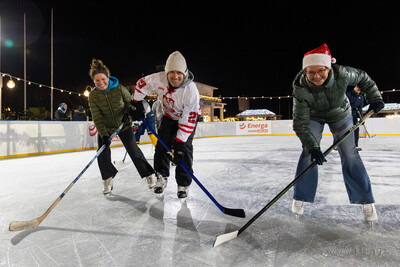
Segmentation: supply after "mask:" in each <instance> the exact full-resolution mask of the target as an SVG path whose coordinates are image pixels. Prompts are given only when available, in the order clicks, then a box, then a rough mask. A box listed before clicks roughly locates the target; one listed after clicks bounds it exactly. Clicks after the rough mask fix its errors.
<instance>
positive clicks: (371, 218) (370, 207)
mask: <svg viewBox="0 0 400 267" xmlns="http://www.w3.org/2000/svg"><path fill="white" fill-rule="evenodd" d="M362 211H363V214H364V219H365V221H366V222H368V223H369V224H370V225H371V226H372V224H373V222H375V221H377V220H378V215H377V214H376V209H375V205H374V204H364V205H362Z"/></svg>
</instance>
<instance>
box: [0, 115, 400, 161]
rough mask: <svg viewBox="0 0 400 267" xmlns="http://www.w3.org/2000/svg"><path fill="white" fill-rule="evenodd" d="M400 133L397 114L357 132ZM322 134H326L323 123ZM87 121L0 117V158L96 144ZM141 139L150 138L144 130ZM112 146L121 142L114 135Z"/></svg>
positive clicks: (217, 127) (240, 132)
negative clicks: (11, 119) (27, 119)
mask: <svg viewBox="0 0 400 267" xmlns="http://www.w3.org/2000/svg"><path fill="white" fill-rule="evenodd" d="M366 129H367V131H368V134H369V135H371V136H372V135H377V136H379V135H381V136H400V118H396V117H395V118H371V119H369V120H368V121H367V122H366V124H365V127H363V126H362V127H361V128H360V135H361V136H363V135H365V136H366V135H367V133H366ZM254 135H256V136H257V135H260V136H268V135H270V136H295V133H294V131H293V129H292V120H272V121H238V122H200V123H198V125H197V129H196V135H195V138H206V137H226V136H254ZM324 135H330V131H329V127H328V126H327V125H326V126H325V129H324ZM96 138H97V130H96V128H95V126H94V124H93V122H91V121H84V122H75V121H67V122H62V121H0V159H5V158H13V157H21V156H34V155H42V154H50V153H62V152H70V151H79V150H88V149H95V148H97V141H96ZM140 141H141V143H146V142H150V140H149V138H148V136H147V134H144V135H143V136H142V137H141V140H140ZM112 145H113V146H121V145H122V144H121V142H120V140H119V138H118V137H117V138H115V139H114V140H113V143H112Z"/></svg>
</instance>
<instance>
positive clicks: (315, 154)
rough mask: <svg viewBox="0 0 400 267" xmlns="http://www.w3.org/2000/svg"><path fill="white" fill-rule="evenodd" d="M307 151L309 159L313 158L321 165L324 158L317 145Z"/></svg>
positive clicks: (324, 160)
mask: <svg viewBox="0 0 400 267" xmlns="http://www.w3.org/2000/svg"><path fill="white" fill-rule="evenodd" d="M309 152H310V154H311V161H314V160H315V162H317V164H318V165H322V164H323V163H324V162H326V158H325V156H324V154H323V153H322V152H321V149H320V148H319V147H314V148H311V149H310V151H309Z"/></svg>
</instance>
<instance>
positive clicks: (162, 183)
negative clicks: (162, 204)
mask: <svg viewBox="0 0 400 267" xmlns="http://www.w3.org/2000/svg"><path fill="white" fill-rule="evenodd" d="M167 183H168V179H167V177H163V176H162V175H161V174H157V182H156V185H155V186H154V193H155V194H156V196H157V197H161V196H162V195H163V193H164V189H165V188H166V187H167Z"/></svg>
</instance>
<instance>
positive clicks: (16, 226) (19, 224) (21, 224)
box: [8, 218, 40, 231]
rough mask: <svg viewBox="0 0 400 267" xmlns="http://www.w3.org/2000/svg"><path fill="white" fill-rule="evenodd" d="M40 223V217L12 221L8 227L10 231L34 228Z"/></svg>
mask: <svg viewBox="0 0 400 267" xmlns="http://www.w3.org/2000/svg"><path fill="white" fill-rule="evenodd" d="M39 224H40V221H39V218H37V219H33V220H30V221H16V222H11V223H10V226H9V227H8V230H9V231H22V230H27V229H31V228H34V227H36V226H38V225H39Z"/></svg>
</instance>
